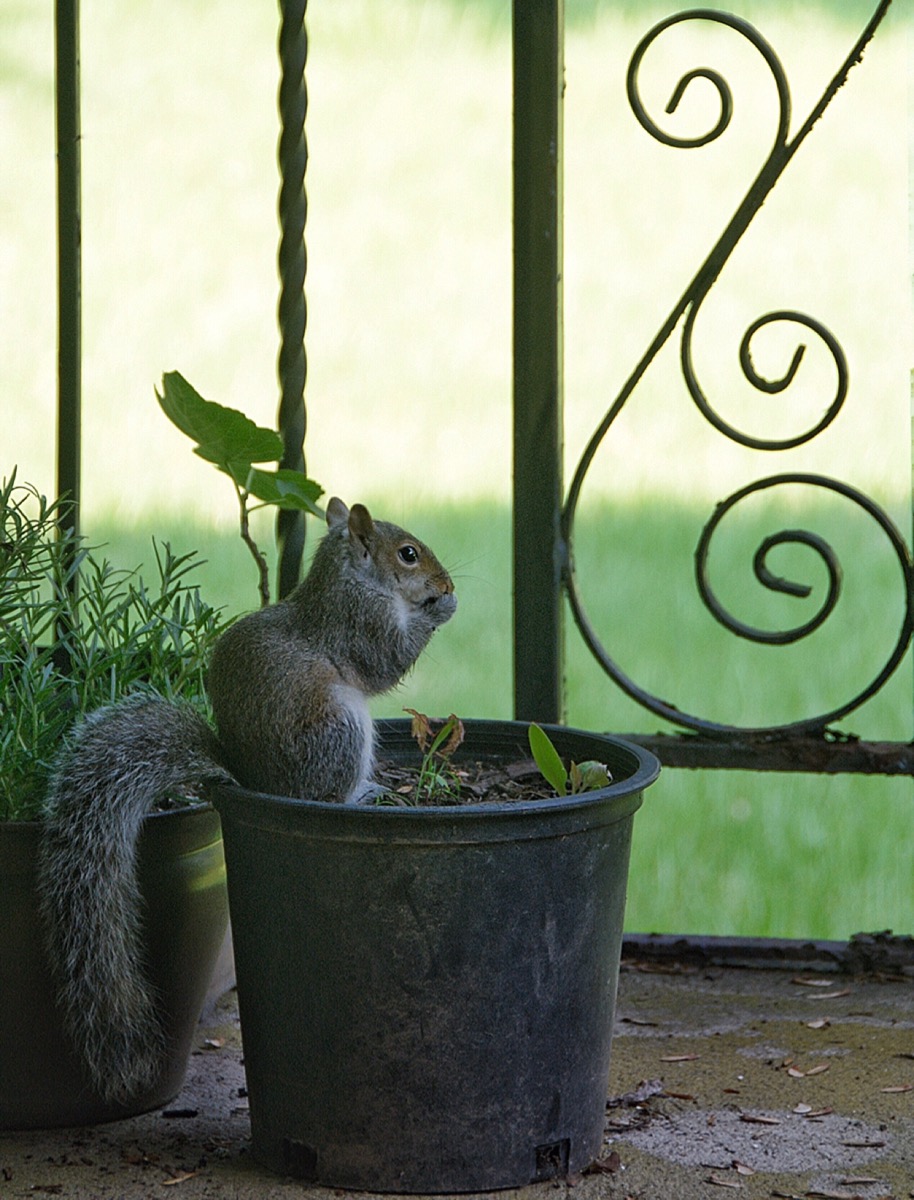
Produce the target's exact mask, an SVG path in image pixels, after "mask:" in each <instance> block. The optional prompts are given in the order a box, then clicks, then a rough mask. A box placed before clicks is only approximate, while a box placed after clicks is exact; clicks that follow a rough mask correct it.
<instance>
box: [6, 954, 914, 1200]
mask: <svg viewBox="0 0 914 1200" xmlns="http://www.w3.org/2000/svg"><path fill="white" fill-rule="evenodd" d="M791 945H792V947H793V948H792V949H791V951H790V952H789V953H788V954H787V955H786V956H784V955H783V954H780V951H778V953H776V954H773V955H768V956H767V957H766V956H765V955H761V956H760V955H758V954H757V953H755V952H753V953H751V954H749V955H748V956H743V957H744V958H745V960H746V961H747V962H752V964H753V965H752V966H734V965H731V964H732V963H733V962H738V961H741V955H740V953H739V952H738V948H737V950H736V952H734V948H733V947H732V946H731V947H729V948H728V949H727V952H726V953H721V954H717V953H716V952H715V950H714V948H713V946H712V947H711V948H710V949H709V946H708V944H707V943H705V944H702V946H700V947H698V949H696V948H695V947H694V946H691V947H690V946H688V945H685V944H679V943H674V942H672V941H671V940H670V939H666V940H664V939H659V940H658V941H657V943H656V944H650V939H642V940H640V941H636V942H634V943H632V942H629V943H627V948H626V959H625V961H624V963H623V970H622V975H621V980H620V987H619V1001H618V1006H617V1027H616V1038H615V1041H614V1045H613V1065H612V1074H611V1079H610V1084H609V1099H610V1103H609V1105H608V1107H607V1114H606V1119H607V1124H606V1138H605V1144H604V1150H603V1154H602V1157H601V1159H600V1161H599V1162H598V1163H597V1164H595V1166H594V1168H593V1169H592V1170H591V1171H590V1172H588V1173H587V1174H585V1175H584V1176H582V1177H580V1178H577V1179H572V1180H569V1181H565V1182H562V1183H542V1184H536V1185H531V1186H529V1187H526V1188H522V1189H516V1190H513V1191H509V1192H503V1193H500V1195H503V1196H508V1197H511V1196H516V1197H518V1198H520V1197H523V1198H524V1200H548V1198H550V1197H552V1196H554V1195H555V1194H556V1192H562V1193H564V1192H567V1193H572V1194H573V1197H574V1200H628V1198H631V1200H693V1198H694V1200H699V1198H701V1200H706V1198H708V1197H717V1196H720V1197H724V1196H726V1195H727V1194H728V1193H729V1192H730V1191H732V1192H734V1193H738V1194H739V1195H740V1196H742V1197H745V1200H757V1198H759V1200H760V1198H762V1197H766V1198H767V1197H782V1198H784V1197H804V1198H805V1197H823V1198H825V1197H863V1198H864V1200H877V1198H879V1200H883V1198H885V1197H894V1198H895V1200H901V1198H905V1200H908V1198H909V1197H914V964H912V963H911V961H909V960H906V959H905V957H904V956H903V957H902V958H901V959H899V960H898V961H889V960H886V961H885V962H883V963H882V964H881V966H880V965H878V964H877V965H876V967H875V968H874V964H873V961H872V960H870V961H868V962H867V963H866V964H865V965H866V966H867V967H868V970H867V972H866V973H859V972H858V973H853V972H852V971H850V970H849V967H853V966H854V964H855V960H854V959H853V958H850V959H848V957H847V956H842V955H835V956H832V955H829V954H827V953H826V954H824V955H823V954H822V953H821V952H819V951H818V950H816V948H810V949H809V953H807V954H806V955H805V956H804V954H803V953H802V948H798V947H797V946H796V944H791ZM779 954H780V957H779ZM772 964H773V965H772ZM859 965H860V963H859V962H858V963H857V966H859ZM248 1133H249V1126H248V1110H247V1100H246V1097H245V1091H244V1067H243V1063H242V1055H241V1039H240V1032H239V1026H238V1018H237V1007H236V1003H235V998H234V993H232V992H230V993H228V994H227V995H226V996H224V997H223V998H222V1000H221V1001H220V1002H219V1003H218V1004H217V1005H216V1007H215V1009H214V1010H213V1011H212V1012H211V1013H210V1014H209V1015H208V1017H207V1018H206V1020H205V1021H204V1023H202V1024H201V1027H200V1030H199V1037H198V1039H197V1047H196V1049H195V1051H194V1054H193V1057H192V1059H191V1064H190V1070H189V1073H188V1078H187V1081H186V1084H185V1087H184V1090H183V1091H182V1093H181V1094H180V1095H179V1096H178V1097H177V1099H176V1100H175V1101H174V1102H173V1103H172V1104H171V1105H169V1106H168V1108H166V1109H165V1110H163V1111H161V1112H155V1113H150V1114H147V1115H145V1116H142V1117H137V1118H134V1119H131V1120H126V1121H122V1122H117V1123H115V1124H110V1125H104V1126H98V1127H95V1128H91V1129H67V1130H53V1131H50V1132H23V1133H13V1134H9V1133H7V1134H0V1196H3V1197H4V1198H6V1197H10V1198H13V1197H16V1198H18V1197H36V1196H38V1197H41V1196H62V1197H69V1198H71V1200H140V1198H142V1200H146V1198H147V1197H155V1196H162V1197H163V1198H166V1197H168V1196H169V1194H171V1195H172V1196H173V1197H175V1198H176V1197H181V1200H204V1198H214V1200H215V1198H218V1200H248V1198H249V1197H258V1198H261V1200H273V1198H279V1197H283V1198H290V1200H291V1198H292V1197H296V1198H300V1200H329V1198H330V1197H332V1196H336V1197H340V1196H345V1195H346V1193H344V1192H340V1191H330V1190H328V1189H319V1188H311V1187H307V1186H305V1185H303V1184H301V1183H298V1182H296V1181H294V1180H288V1179H283V1178H281V1177H278V1176H275V1175H272V1174H269V1173H268V1172H266V1171H265V1170H263V1169H262V1168H260V1167H258V1165H257V1164H256V1163H254V1162H253V1161H252V1159H251V1156H250V1154H249V1150H248Z"/></svg>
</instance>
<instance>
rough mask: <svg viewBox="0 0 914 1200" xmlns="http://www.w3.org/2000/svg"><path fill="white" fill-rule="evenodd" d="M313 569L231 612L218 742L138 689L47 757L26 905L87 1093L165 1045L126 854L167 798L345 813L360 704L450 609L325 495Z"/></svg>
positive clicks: (375, 529) (426, 572) (187, 712)
mask: <svg viewBox="0 0 914 1200" xmlns="http://www.w3.org/2000/svg"><path fill="white" fill-rule="evenodd" d="M327 527H328V528H327V533H326V534H325V536H324V538H323V539H322V541H321V543H320V545H319V546H318V548H317V550H316V551H315V554H314V558H313V560H312V563H311V567H310V570H309V572H308V574H307V576H306V577H305V579H304V580H303V582H302V583H300V584H299V586H298V587H297V588H296V589H295V590H294V591H293V592H292V593H291V594H290V595H289V597H288V598H287V599H285V600H282V601H280V602H279V603H277V604H275V605H272V606H271V607H268V608H262V609H260V610H259V611H257V612H252V613H249V614H248V615H247V616H245V617H242V618H241V619H240V620H238V621H236V622H235V623H234V624H233V625H230V626H229V628H228V629H227V630H226V631H225V632H224V633H223V634H222V635H221V637H220V638H219V639H218V641H217V642H216V645H215V647H214V651H213V655H212V660H211V663H210V669H209V673H208V677H207V691H208V693H209V696H210V700H211V702H212V707H213V713H214V716H215V721H216V731H214V730H213V729H211V727H210V726H209V724H208V723H207V722H206V720H204V718H203V717H202V716H200V715H199V714H198V713H197V712H196V711H195V710H194V709H192V708H191V707H190V706H189V705H184V704H179V703H173V702H171V701H167V700H164V699H162V698H160V697H156V696H151V695H145V694H137V695H134V696H131V697H128V698H127V699H125V700H123V701H119V702H116V703H114V704H112V705H109V706H106V707H104V708H101V709H99V710H97V711H96V712H94V713H92V714H90V715H89V716H88V717H87V718H86V719H85V720H84V721H83V722H82V723H81V724H80V725H79V726H78V727H77V728H76V730H75V731H74V733H73V735H72V737H71V738H70V739H69V740H68V742H67V744H66V745H65V747H64V748H63V750H62V751H61V753H60V755H59V757H58V759H57V761H56V762H55V764H54V767H53V770H52V773H51V780H50V785H49V788H48V794H47V799H46V804H45V822H44V832H43V836H42V845H41V851H40V856H39V869H38V894H39V905H40V909H41V914H42V918H43V922H44V925H45V929H46V931H47V946H48V952H49V960H50V963H51V967H52V970H53V971H54V973H55V975H56V977H57V980H58V983H59V987H60V991H59V999H60V1004H61V1008H62V1012H63V1016H64V1023H65V1026H66V1028H67V1030H68V1033H69V1036H70V1038H71V1039H72V1041H73V1044H74V1046H75V1048H76V1049H77V1051H78V1053H79V1054H80V1056H81V1058H82V1060H83V1061H84V1063H85V1065H86V1067H87V1068H88V1072H89V1076H90V1078H91V1079H92V1081H93V1083H94V1085H95V1087H96V1088H97V1090H98V1091H99V1092H100V1093H101V1095H102V1096H104V1097H105V1099H107V1100H109V1101H120V1102H126V1101H128V1100H129V1099H131V1098H132V1097H133V1096H135V1095H137V1094H139V1093H140V1092H141V1091H143V1090H145V1089H146V1088H147V1087H149V1086H150V1085H151V1084H152V1082H153V1081H154V1079H155V1078H156V1076H157V1074H158V1072H159V1070H160V1067H161V1063H162V1058H163V1054H164V1050H165V1035H164V1032H163V1030H162V1026H161V1021H160V1017H159V1014H158V1011H157V1004H156V997H155V996H154V995H153V994H152V992H151V988H150V985H149V983H148V981H147V979H146V977H145V974H144V970H143V966H142V962H141V957H140V956H141V949H140V947H141V942H140V934H141V928H142V915H141V900H140V896H139V891H138V885H137V880H136V868H135V858H136V844H137V839H138V837H139V832H140V829H141V827H142V824H143V819H144V817H145V816H146V814H147V813H148V812H150V811H151V810H153V809H154V807H155V806H156V804H157V803H158V802H159V801H160V800H161V799H162V798H163V796H166V795H175V794H190V795H196V794H198V792H199V790H200V789H201V788H204V787H205V786H206V785H207V784H210V783H214V782H233V781H234V782H237V783H239V784H241V785H242V786H245V787H248V788H251V789H253V790H257V791H262V792H272V793H275V794H280V795H286V796H293V797H297V798H305V799H317V800H325V801H336V802H341V803H358V802H360V801H364V800H366V799H368V798H370V797H371V796H372V795H373V794H375V793H376V792H377V791H378V789H377V788H376V787H375V786H374V785H373V784H372V782H371V777H372V772H373V768H374V735H373V727H372V721H371V717H370V715H369V712H368V706H367V698H368V697H369V696H374V695H378V694H380V693H382V692H385V691H388V690H389V689H391V688H393V687H394V686H395V685H396V684H397V683H399V681H400V680H401V679H402V677H403V676H404V675H405V674H406V672H407V671H408V670H409V669H410V667H412V665H413V664H414V663H415V661H416V659H417V658H418V657H419V655H420V654H421V652H422V650H423V649H424V648H425V646H426V645H427V644H428V641H429V639H430V638H431V636H432V634H433V633H434V632H435V630H436V629H437V628H438V626H439V625H442V624H444V622H445V621H448V620H450V618H451V617H452V616H453V614H454V612H455V610H456V607H457V597H456V596H455V594H454V586H453V583H452V582H451V577H450V575H449V574H448V573H447V571H446V570H445V569H444V567H442V565H441V563H440V562H439V561H438V559H437V558H436V557H435V555H434V554H433V553H432V551H431V550H430V549H429V548H428V547H427V546H426V545H424V544H423V543H422V542H421V541H419V539H418V538H416V537H413V535H412V534H410V533H407V532H406V531H405V530H403V529H400V528H399V527H398V526H396V525H392V524H390V523H388V522H386V521H375V520H373V519H372V517H371V515H370V513H369V512H368V509H367V508H365V506H364V505H361V504H354V505H353V506H352V508H351V509H349V508H347V507H346V505H345V504H343V502H342V501H341V500H339V499H337V498H333V499H332V500H331V501H330V502H329V504H328V505H327Z"/></svg>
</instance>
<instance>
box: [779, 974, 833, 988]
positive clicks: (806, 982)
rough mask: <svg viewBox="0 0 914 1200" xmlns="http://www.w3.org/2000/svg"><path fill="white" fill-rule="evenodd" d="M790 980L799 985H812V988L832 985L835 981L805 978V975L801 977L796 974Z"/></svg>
mask: <svg viewBox="0 0 914 1200" xmlns="http://www.w3.org/2000/svg"><path fill="white" fill-rule="evenodd" d="M790 982H791V983H796V984H798V985H799V986H800V987H812V988H827V987H833V986H834V983H835V981H834V979H807V978H805V977H802V978H801V977H800V976H797V977H796V978H795V979H791V981H790Z"/></svg>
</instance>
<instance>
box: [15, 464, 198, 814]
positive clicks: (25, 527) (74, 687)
mask: <svg viewBox="0 0 914 1200" xmlns="http://www.w3.org/2000/svg"><path fill="white" fill-rule="evenodd" d="M154 550H155V562H156V574H157V578H155V579H154V581H153V582H152V583H151V584H147V583H146V582H144V580H143V579H142V578H141V577H140V575H139V574H138V573H137V572H136V571H126V570H119V569H115V568H114V567H112V566H111V564H110V563H109V562H108V561H107V560H106V559H104V558H103V557H99V556H98V552H97V550H96V549H94V548H89V547H87V546H86V545H85V543H84V542H83V540H82V539H81V538H80V537H77V536H76V535H74V534H73V533H72V531H68V530H67V527H66V506H65V504H64V503H62V502H61V501H48V500H47V499H46V498H45V497H44V496H42V495H41V494H40V493H39V492H38V490H37V489H36V488H34V487H32V486H31V485H30V484H17V483H16V473H15V471H14V472H13V474H12V475H11V477H10V479H9V480H5V481H2V482H0V820H28V819H32V818H34V817H36V816H38V814H39V812H40V808H41V802H42V798H43V795H44V791H45V786H46V782H47V776H48V771H49V769H50V766H51V763H52V762H53V759H54V756H55V754H56V752H57V750H58V748H59V746H60V743H61V740H62V739H63V738H64V737H65V736H66V735H67V733H68V732H69V730H70V728H71V727H72V725H73V724H74V722H75V721H76V719H77V718H78V717H79V716H81V715H82V714H84V713H87V712H90V711H92V709H94V708H97V707H99V706H100V705H102V704H106V703H109V702H111V701H112V700H116V699H118V698H120V697H122V696H125V695H127V694H129V693H130V692H133V691H138V690H141V689H142V690H148V691H153V692H156V693H158V694H160V695H163V696H166V697H177V696H181V697H182V698H183V699H184V700H187V701H189V702H190V703H192V704H195V705H196V706H197V707H199V708H200V709H201V710H202V711H204V712H205V711H206V704H207V702H206V692H205V687H204V672H205V667H206V662H207V660H208V657H209V651H210V648H211V647H212V644H213V641H214V640H215V638H216V636H217V634H218V633H219V631H220V629H221V628H222V620H221V616H220V614H219V612H218V611H217V610H216V609H214V608H212V607H211V606H210V605H209V604H207V603H206V602H205V601H204V600H203V599H202V598H201V596H200V593H199V589H198V588H197V586H196V585H195V584H194V583H192V582H191V579H190V576H191V575H192V573H193V571H194V569H195V568H196V567H197V565H198V560H197V559H196V555H195V554H184V555H176V554H173V553H172V550H171V548H170V546H169V545H168V543H167V542H163V543H162V544H161V545H159V544H156V543H154Z"/></svg>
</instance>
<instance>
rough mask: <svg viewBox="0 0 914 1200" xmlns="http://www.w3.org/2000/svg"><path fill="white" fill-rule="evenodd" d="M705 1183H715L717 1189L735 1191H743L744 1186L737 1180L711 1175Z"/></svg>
mask: <svg viewBox="0 0 914 1200" xmlns="http://www.w3.org/2000/svg"><path fill="white" fill-rule="evenodd" d="M705 1183H713V1184H714V1186H715V1187H723V1188H733V1189H734V1190H735V1191H741V1190H742V1186H743V1185H742V1184H741V1183H739V1182H738V1181H737V1180H735V1179H724V1178H723V1177H722V1176H720V1175H709V1176H708V1178H707V1179H706V1180H705Z"/></svg>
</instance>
